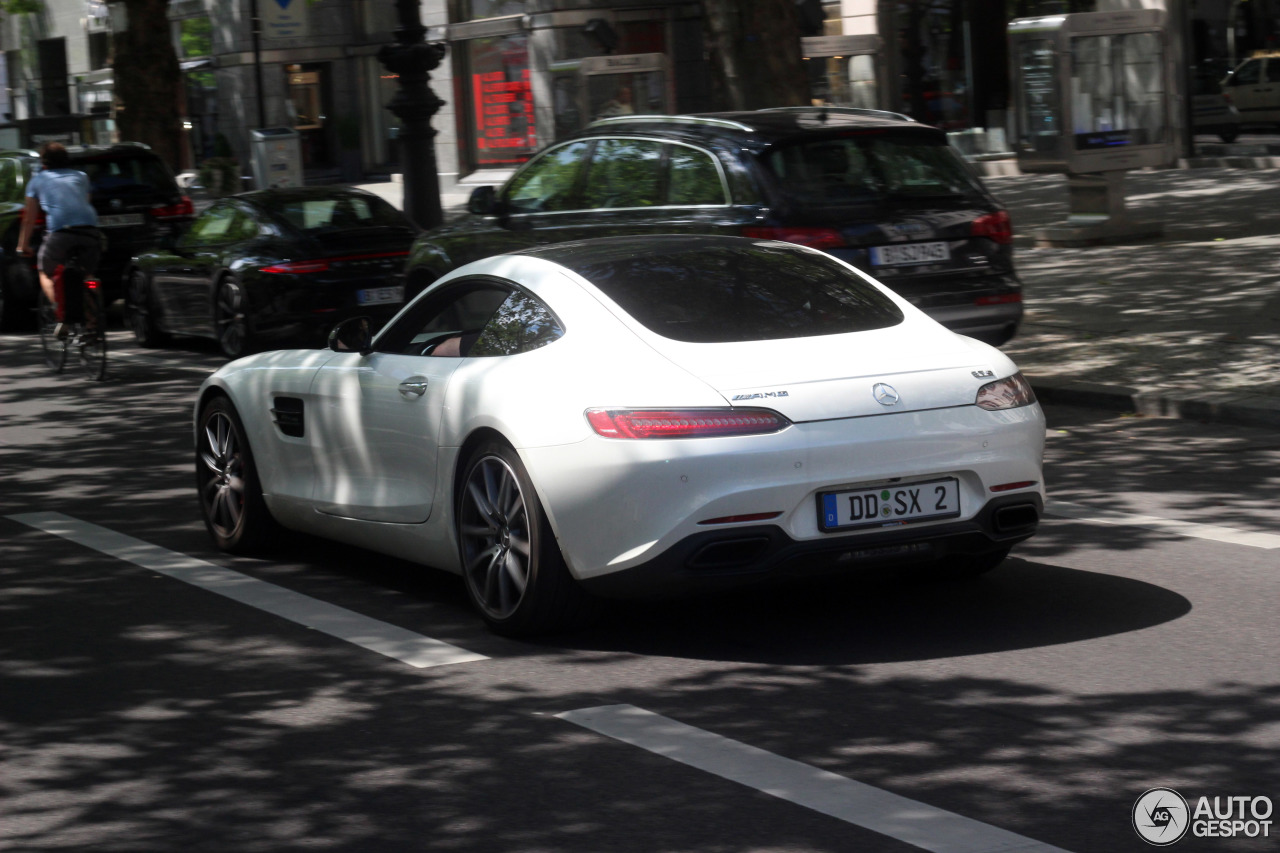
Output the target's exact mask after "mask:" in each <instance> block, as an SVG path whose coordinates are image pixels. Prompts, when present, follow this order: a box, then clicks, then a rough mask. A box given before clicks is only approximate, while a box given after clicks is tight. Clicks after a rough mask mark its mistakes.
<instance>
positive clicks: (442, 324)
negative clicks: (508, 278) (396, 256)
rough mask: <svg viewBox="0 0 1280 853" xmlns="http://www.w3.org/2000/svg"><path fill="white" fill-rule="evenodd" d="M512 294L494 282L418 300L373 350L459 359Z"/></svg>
mask: <svg viewBox="0 0 1280 853" xmlns="http://www.w3.org/2000/svg"><path fill="white" fill-rule="evenodd" d="M510 295H511V288H510V287H508V286H506V285H501V284H497V283H496V282H492V281H464V282H459V283H456V284H454V285H451V286H450V287H447V288H445V289H444V290H441V291H440V292H438V293H433V294H431V296H429V297H427V298H426V299H423V300H421V301H419V302H418V303H417V304H416V305H414V306H413V309H412V310H411V311H410V312H409V313H407V314H405V315H404V316H402V317H400V318H399V319H398V320H397V321H396V322H395V323H394V324H392V325H390V326H388V327H387V328H386V329H385V330H384V331H383V332H382V334H380V335H379V336H378V339H377V340H376V341H374V344H373V348H374V349H375V350H376V351H378V352H387V353H399V354H401V355H424V356H433V357H436V358H460V357H461V356H464V355H467V353H468V352H469V351H470V350H471V348H472V346H473V345H474V344H475V342H476V339H477V338H479V337H480V333H481V331H483V330H484V328H485V324H486V323H488V322H489V318H490V317H492V316H493V312H495V311H497V310H498V307H499V306H500V305H502V304H503V302H505V301H506V299H507V297H508V296H510Z"/></svg>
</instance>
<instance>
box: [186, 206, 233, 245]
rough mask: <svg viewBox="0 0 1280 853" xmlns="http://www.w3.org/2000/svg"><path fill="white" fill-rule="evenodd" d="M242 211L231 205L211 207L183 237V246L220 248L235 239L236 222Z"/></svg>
mask: <svg viewBox="0 0 1280 853" xmlns="http://www.w3.org/2000/svg"><path fill="white" fill-rule="evenodd" d="M239 215H240V211H238V210H236V208H235V207H233V206H232V205H230V204H221V205H218V206H216V207H211V208H209V209H208V210H207V211H205V212H204V214H203V215H202V216H201V217H200V218H199V219H197V220H196V221H195V222H193V223H192V225H191V228H190V229H189V230H188V231H187V233H186V234H185V235H183V237H182V240H181V241H180V244H181V245H183V246H218V245H221V244H223V243H228V242H230V241H231V240H232V239H234V236H235V231H234V227H235V225H236V220H237V218H238V217H239Z"/></svg>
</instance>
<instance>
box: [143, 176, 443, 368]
mask: <svg viewBox="0 0 1280 853" xmlns="http://www.w3.org/2000/svg"><path fill="white" fill-rule="evenodd" d="M417 234H418V229H417V228H416V227H415V226H414V225H413V223H412V222H411V221H410V220H409V219H408V218H407V217H405V215H404V214H403V213H401V212H400V211H398V210H396V209H395V208H394V207H392V206H391V205H390V204H388V203H387V202H385V201H383V200H382V199H381V198H379V197H378V196H376V195H374V194H373V193H369V192H365V191H364V190H359V189H353V188H346V187H298V188H292V189H270V190H258V191H256V192H248V193H241V194H239V195H236V196H232V197H230V198H225V199H221V200H219V201H216V202H214V203H213V204H212V205H211V206H210V207H209V208H208V209H207V210H205V211H204V212H203V213H202V214H200V216H199V217H198V218H197V219H196V220H195V221H194V222H193V223H192V224H191V227H190V228H188V229H187V230H186V231H184V232H183V233H182V234H181V235H179V236H175V237H173V238H171V239H169V240H168V241H166V243H165V245H163V246H159V247H156V248H155V249H153V250H152V251H150V252H145V253H143V254H140V255H138V256H137V257H135V258H134V259H133V260H132V261H131V262H130V264H129V267H128V280H129V286H128V294H127V297H126V300H125V316H126V319H127V321H128V324H129V327H130V328H132V329H133V333H134V336H135V337H136V338H137V340H138V343H140V344H142V345H143V346H158V345H160V344H161V343H162V342H163V341H164V339H165V338H166V337H167V336H169V335H195V336H198V337H207V338H213V339H215V340H216V341H217V342H218V346H219V347H220V348H221V349H222V352H223V354H225V355H226V356H227V357H228V358H238V357H239V356H242V355H244V354H246V353H249V352H252V351H254V350H255V349H257V348H259V347H261V346H263V345H265V344H267V343H268V342H271V343H275V344H281V345H293V346H299V345H301V346H323V345H324V342H325V340H326V339H327V336H328V333H329V330H330V328H332V327H333V326H334V324H336V323H337V322H338V321H340V320H342V319H343V318H344V317H347V316H350V315H351V314H353V313H361V314H365V315H368V316H370V317H371V318H373V319H374V320H375V321H377V322H379V323H380V322H384V321H386V320H387V319H389V318H390V317H391V315H392V314H394V313H395V312H396V311H398V310H399V309H400V307H401V305H402V304H403V303H404V281H403V270H404V263H405V258H406V257H407V256H408V254H409V247H410V246H411V245H412V243H413V240H414V237H416V236H417Z"/></svg>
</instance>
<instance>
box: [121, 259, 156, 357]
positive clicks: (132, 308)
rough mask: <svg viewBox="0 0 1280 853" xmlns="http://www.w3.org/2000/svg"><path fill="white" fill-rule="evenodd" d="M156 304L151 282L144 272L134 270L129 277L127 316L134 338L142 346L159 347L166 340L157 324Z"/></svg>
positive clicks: (126, 302) (126, 303)
mask: <svg viewBox="0 0 1280 853" xmlns="http://www.w3.org/2000/svg"><path fill="white" fill-rule="evenodd" d="M154 306H155V302H154V300H153V299H152V298H151V282H150V281H148V280H147V274H146V273H144V272H143V271H142V270H134V271H133V272H132V273H131V274H130V275H129V290H128V292H127V295H126V297H125V316H126V318H127V319H128V322H129V328H130V329H132V330H133V337H134V338H135V339H136V340H137V341H138V344H139V345H140V346H144V347H147V348H148V349H150V348H151V347H158V346H160V345H161V344H162V343H164V340H165V334H164V333H163V332H161V331H160V327H159V325H157V323H156V314H155V307H154Z"/></svg>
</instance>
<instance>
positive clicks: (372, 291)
mask: <svg viewBox="0 0 1280 853" xmlns="http://www.w3.org/2000/svg"><path fill="white" fill-rule="evenodd" d="M356 301H357V302H359V303H360V304H361V305H385V304H387V303H388V302H404V285H403V284H397V285H393V286H391V287H370V288H368V289H366V290H358V291H356Z"/></svg>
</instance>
